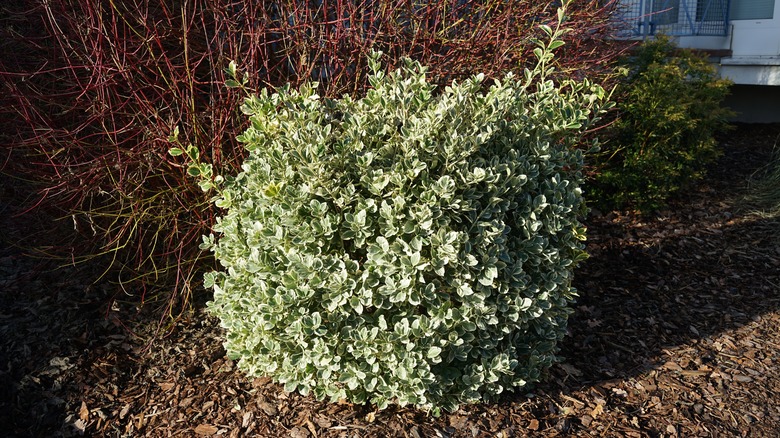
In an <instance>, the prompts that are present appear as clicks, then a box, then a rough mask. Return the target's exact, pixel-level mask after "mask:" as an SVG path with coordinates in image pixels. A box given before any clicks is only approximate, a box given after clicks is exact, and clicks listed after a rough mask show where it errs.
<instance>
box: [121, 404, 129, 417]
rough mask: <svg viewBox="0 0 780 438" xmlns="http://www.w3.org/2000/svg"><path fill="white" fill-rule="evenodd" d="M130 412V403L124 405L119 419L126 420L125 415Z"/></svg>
mask: <svg viewBox="0 0 780 438" xmlns="http://www.w3.org/2000/svg"><path fill="white" fill-rule="evenodd" d="M128 412H130V405H124V407H122V410H121V411H119V419H120V420H124V419H125V417H127V413H128Z"/></svg>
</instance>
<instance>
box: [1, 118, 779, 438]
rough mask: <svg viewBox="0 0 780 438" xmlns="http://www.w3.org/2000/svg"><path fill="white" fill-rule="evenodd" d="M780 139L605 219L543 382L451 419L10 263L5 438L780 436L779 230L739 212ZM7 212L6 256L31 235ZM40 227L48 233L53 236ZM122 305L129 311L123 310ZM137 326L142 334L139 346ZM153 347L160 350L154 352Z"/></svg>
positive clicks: (751, 132)
mask: <svg viewBox="0 0 780 438" xmlns="http://www.w3.org/2000/svg"><path fill="white" fill-rule="evenodd" d="M779 135H780V125H768V126H757V125H752V126H751V125H743V126H739V127H738V129H737V130H735V131H733V132H731V133H729V134H728V135H727V136H725V137H724V139H723V141H722V143H723V145H724V149H725V154H724V156H723V158H722V159H721V160H720V161H719V163H718V164H717V165H716V166H715V167H714V168H713V169H712V171H711V173H710V176H709V177H708V178H707V180H706V181H705V182H703V183H701V184H699V185H698V186H697V187H696V188H695V189H693V190H691V191H689V192H688V193H686V194H685V195H684V196H683V197H681V198H680V199H678V200H676V201H674V202H673V203H672V204H671V206H670V208H669V209H668V210H667V211H662V212H658V213H656V214H654V215H652V216H644V217H643V216H640V215H637V214H634V213H630V212H611V213H606V214H602V213H599V212H594V213H592V214H591V216H590V217H589V218H588V219H587V221H586V222H587V225H588V227H589V242H588V250H589V252H590V254H591V258H590V259H589V260H588V261H587V262H585V263H584V264H583V265H582V266H581V267H580V268H578V271H577V275H576V281H575V283H576V286H577V288H578V289H579V291H580V295H581V298H580V299H579V301H578V303H577V305H576V311H575V313H574V315H573V316H572V318H571V320H570V325H569V336H568V337H567V338H566V340H565V341H564V342H563V344H562V350H561V353H560V355H561V356H562V357H563V358H565V361H564V362H563V363H561V364H559V365H556V366H555V367H553V368H552V369H551V370H550V372H549V376H548V379H547V381H546V382H545V383H543V384H539V385H537V386H536V387H535V388H532V389H527V390H524V391H521V392H520V393H517V394H508V395H507V396H506V397H504V399H503V400H502V401H501V402H499V403H495V404H480V405H473V406H464V407H462V408H461V409H460V410H459V411H457V412H455V413H452V414H445V415H442V416H441V417H439V418H434V417H431V416H428V415H426V414H425V413H424V412H420V411H416V410H413V409H407V408H393V407H391V408H389V409H387V410H384V411H376V410H375V409H374V408H373V407H371V406H355V405H352V404H349V403H334V404H331V403H324V402H318V401H316V400H314V399H313V398H311V397H302V396H300V395H298V394H295V393H293V394H287V393H285V392H284V391H283V390H282V388H281V387H280V386H279V385H276V384H273V383H272V382H270V380H268V379H248V378H246V377H245V376H243V375H242V374H241V373H240V372H239V371H237V370H236V367H235V364H234V363H233V362H232V361H230V360H229V359H227V358H226V357H225V354H224V353H225V352H224V350H223V349H222V347H221V345H220V336H221V332H220V329H219V328H218V324H217V321H215V320H214V319H213V318H211V317H209V316H208V315H206V314H205V313H204V312H203V310H202V309H196V310H194V311H193V312H192V313H191V314H189V315H188V316H187V317H185V318H184V319H182V320H181V321H180V322H179V323H178V324H177V325H176V327H175V328H174V329H173V330H172V331H171V332H170V333H169V334H168V335H167V336H165V337H163V338H159V337H157V338H155V336H156V333H157V327H158V325H157V321H156V320H155V319H154V318H151V317H147V316H144V315H146V313H147V312H146V311H144V310H142V311H141V312H134V311H133V309H132V307H128V306H129V305H128V304H123V303H114V305H113V306H111V307H108V306H107V305H106V302H107V300H106V297H109V296H111V294H112V293H114V292H116V291H114V290H111V288H113V287H115V286H112V285H111V284H109V283H105V284H97V285H89V283H88V282H85V281H84V278H89V277H90V276H91V275H92V274H93V272H87V270H88V269H94V267H91V268H90V267H85V266H77V267H68V268H63V269H59V270H55V269H54V267H55V266H54V265H53V264H52V263H51V262H45V261H39V260H36V259H35V258H31V257H29V256H27V255H25V254H24V253H23V252H22V251H21V250H19V249H15V248H13V247H9V248H7V249H3V250H0V305H1V306H2V307H0V347H1V348H0V431H2V434H4V435H5V436H8V435H9V434H10V436H42V437H43V436H45V437H49V436H78V435H89V436H108V437H125V436H127V437H131V436H132V437H137V436H149V437H166V436H185V437H189V436H226V437H246V436H260V437H287V436H289V437H368V436H376V437H386V436H387V437H415V438H419V437H488V436H489V437H512V436H527V435H530V436H544V437H551V436H567V435H571V436H614V437H644V436H653V437H662V436H666V437H673V436H686V437H695V436H777V433H778V432H777V431H780V331H778V327H780V237H779V236H780V234H779V233H778V231H780V218H776V217H775V218H772V217H766V216H762V215H758V214H755V213H751V211H750V210H749V209H747V208H742V207H741V206H742V202H741V199H742V197H743V196H744V194H745V193H746V185H747V181H748V180H749V178H750V176H751V175H752V173H753V172H754V171H755V170H756V169H758V168H760V167H761V166H762V165H763V164H764V163H766V162H767V160H768V157H769V156H770V154H771V152H772V148H773V145H774V144H775V142H776V140H777V138H778V136H779ZM9 198H10V196H6V199H4V200H3V201H2V202H0V209H2V210H3V211H2V212H0V213H2V216H3V217H4V219H3V221H4V222H5V226H4V227H2V231H0V233H2V237H3V239H4V241H5V242H10V241H13V240H14V239H18V238H19V234H18V232H17V231H15V230H16V229H18V228H19V225H20V224H21V223H22V222H24V223H25V225H27V226H29V220H27V219H21V220H19V219H12V218H11V215H10V213H11V212H12V211H13V207H12V206H11V205H10V202H11V201H10V199H9ZM44 225H45V224H44ZM123 306H124V307H123ZM128 327H130V328H131V329H132V330H130V329H128ZM150 341H153V342H150Z"/></svg>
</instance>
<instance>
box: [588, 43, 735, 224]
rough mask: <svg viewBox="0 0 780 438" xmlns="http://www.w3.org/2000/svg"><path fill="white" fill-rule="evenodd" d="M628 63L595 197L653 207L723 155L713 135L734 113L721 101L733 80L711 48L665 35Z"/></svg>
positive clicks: (609, 204)
mask: <svg viewBox="0 0 780 438" xmlns="http://www.w3.org/2000/svg"><path fill="white" fill-rule="evenodd" d="M623 67H624V68H626V69H627V71H628V74H627V75H626V76H625V78H624V79H623V80H622V81H621V82H620V83H619V85H618V87H617V91H616V93H615V94H614V100H615V102H616V106H617V119H616V122H615V123H614V125H613V126H612V127H611V128H610V129H609V130H607V133H606V135H605V136H602V140H605V141H604V142H603V144H602V152H601V153H600V155H598V156H596V157H597V158H596V163H594V164H595V166H596V168H597V173H598V175H597V177H596V181H595V183H594V187H593V189H594V190H593V191H594V195H593V196H592V199H593V201H594V203H595V204H597V205H599V206H601V207H605V208H614V207H624V206H633V207H636V208H638V209H640V210H652V209H656V208H659V207H662V206H663V205H664V204H665V202H666V200H667V199H668V198H669V197H670V196H671V195H673V194H674V193H675V192H677V191H678V190H680V189H681V188H683V187H684V186H685V185H686V184H687V183H689V182H691V181H695V180H697V179H699V178H701V177H702V176H703V175H704V171H705V169H706V167H707V165H708V164H709V163H711V162H712V161H713V160H714V159H715V158H717V157H718V155H719V150H718V147H717V142H716V140H715V138H714V135H715V133H716V132H717V131H719V130H723V129H725V128H726V126H727V122H726V120H727V118H728V117H729V115H730V114H731V113H730V111H729V110H727V109H725V108H723V107H721V103H722V102H723V99H724V98H725V96H726V95H727V94H728V88H729V85H730V82H729V81H728V80H724V79H719V78H718V76H717V72H716V71H715V69H714V68H713V67H712V66H711V65H710V64H708V63H707V59H706V57H705V56H704V55H701V54H696V53H694V52H692V51H690V50H680V49H677V48H676V47H675V46H674V44H673V43H672V42H671V41H670V40H669V39H668V38H665V37H663V36H661V37H658V38H656V39H654V40H652V41H648V42H646V43H643V44H642V45H641V46H639V48H638V50H637V51H636V53H635V54H634V55H633V56H631V57H629V58H626V59H625V60H624V61H623Z"/></svg>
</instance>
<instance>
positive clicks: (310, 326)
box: [193, 30, 604, 412]
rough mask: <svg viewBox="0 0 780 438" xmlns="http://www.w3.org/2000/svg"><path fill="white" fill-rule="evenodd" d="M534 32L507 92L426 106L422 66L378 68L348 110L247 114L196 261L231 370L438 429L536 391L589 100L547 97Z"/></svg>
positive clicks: (307, 107)
mask: <svg viewBox="0 0 780 438" xmlns="http://www.w3.org/2000/svg"><path fill="white" fill-rule="evenodd" d="M549 33H550V35H551V36H552V37H553V38H552V39H551V41H550V42H548V43H544V44H541V45H540V48H539V50H537V53H536V54H537V56H538V57H539V58H540V63H539V66H538V67H537V68H536V69H535V70H534V71H526V72H525V73H524V75H523V77H522V78H518V77H515V76H513V75H511V74H509V75H507V76H506V77H505V78H504V79H502V80H501V81H492V82H488V81H486V80H485V79H484V78H483V77H482V76H477V77H473V78H472V79H470V80H467V81H464V82H463V83H457V84H453V85H451V86H450V87H447V88H446V89H444V90H437V89H436V88H435V87H434V86H432V85H430V84H429V83H428V82H427V81H426V76H425V69H424V68H423V67H422V66H421V65H419V64H417V63H415V62H412V61H408V62H407V64H406V66H405V67H404V68H401V69H399V70H396V71H394V72H391V73H384V72H383V70H382V68H381V66H380V65H379V58H380V55H379V54H375V55H374V56H373V57H372V59H371V65H372V71H373V75H372V76H371V79H370V84H371V86H372V88H371V90H370V91H369V92H368V93H367V94H366V95H365V97H363V98H360V99H351V98H348V97H344V98H342V99H336V100H327V99H321V98H319V97H318V96H317V95H316V94H315V93H314V91H313V87H303V88H301V89H300V90H299V91H296V90H292V89H289V88H284V89H279V90H277V91H276V92H273V93H269V92H266V91H265V90H264V91H263V92H261V93H260V94H259V95H251V96H250V97H248V98H247V99H246V101H245V103H244V105H243V107H242V110H243V112H244V113H245V114H247V115H248V116H249V117H250V120H251V126H250V127H249V128H248V129H247V130H246V131H245V132H244V133H243V134H242V135H241V136H240V138H239V139H240V141H241V142H243V143H244V144H245V145H246V148H247V150H248V158H247V159H246V161H245V163H244V164H243V167H242V169H243V171H242V172H241V173H240V174H238V175H237V176H235V177H231V178H225V179H222V178H217V183H216V185H217V186H218V188H219V195H218V196H217V198H216V202H217V203H218V205H219V206H221V207H224V208H225V214H224V216H223V217H221V218H220V219H219V221H218V224H217V226H216V227H215V232H216V233H217V236H216V237H215V236H213V235H212V236H209V237H207V238H205V243H204V247H207V248H210V249H212V250H213V251H214V252H215V255H216V257H217V259H218V260H219V261H220V263H221V265H222V266H223V267H224V269H223V270H222V271H220V272H214V273H211V274H208V275H207V277H206V283H207V285H208V286H213V288H214V299H213V302H211V303H210V309H211V311H212V312H213V313H214V314H215V315H217V316H218V317H219V318H220V319H221V321H222V326H223V327H224V328H225V330H226V337H227V340H226V343H225V346H226V349H227V351H228V354H229V355H230V357H232V358H235V359H238V361H239V362H238V364H239V367H240V368H241V369H243V370H244V371H246V373H248V374H249V375H251V376H271V377H272V378H273V379H274V380H275V381H278V382H280V383H282V384H284V387H285V389H286V390H288V391H295V390H297V391H300V392H301V393H304V394H306V393H309V392H311V393H313V394H314V395H315V396H316V397H318V398H326V397H327V398H330V399H333V400H337V399H348V400H350V401H353V402H358V403H360V402H365V401H369V402H373V403H376V405H377V406H378V407H379V408H384V407H386V406H387V405H388V404H389V403H395V404H400V405H406V404H412V405H416V406H418V407H421V408H424V409H432V410H434V412H439V411H440V409H442V408H444V409H448V410H452V409H454V408H456V407H457V406H458V405H459V404H461V403H468V402H475V401H478V400H480V399H492V398H495V396H497V395H498V394H501V393H502V392H503V391H507V390H512V389H517V388H522V387H523V386H525V385H526V384H528V383H530V382H535V381H538V380H539V379H540V373H541V372H542V371H543V370H544V369H545V368H546V367H548V366H549V365H550V364H552V363H553V362H554V361H555V360H556V356H555V355H556V352H557V347H556V344H557V342H558V341H560V340H561V338H562V337H563V336H564V332H565V330H566V321H567V316H568V315H569V313H570V309H569V305H570V303H571V302H572V299H573V297H574V296H575V291H574V290H573V289H572V288H571V286H570V283H571V278H572V269H573V267H574V266H575V264H576V262H577V261H579V260H581V259H582V258H584V252H583V245H582V242H581V241H582V240H583V239H584V230H583V227H582V226H581V225H580V223H579V222H578V220H577V216H578V214H580V213H581V212H582V211H583V209H584V207H583V200H582V194H581V190H580V188H579V183H580V180H581V175H580V167H581V165H582V160H583V156H582V152H581V151H580V150H579V149H577V148H575V147H574V145H575V144H576V143H577V142H578V141H579V138H580V135H581V133H582V132H583V130H584V129H585V128H586V127H587V126H588V125H589V124H590V123H591V122H592V121H593V118H594V116H595V115H597V114H598V113H599V111H600V109H601V108H602V105H603V101H604V92H603V90H602V89H601V88H600V87H599V86H596V85H593V84H591V83H589V82H588V81H586V80H585V81H581V82H575V81H564V82H561V83H553V81H550V80H548V79H547V78H548V73H549V71H550V69H549V67H547V65H548V64H550V61H551V60H552V54H551V49H553V48H555V47H557V46H558V45H559V43H558V40H557V38H555V37H556V36H557V33H556V32H555V31H554V30H550V32H549ZM196 165H197V163H195V164H193V166H196ZM194 173H205V174H207V175H208V169H202V171H201V170H198V169H197V168H196V169H195V171H194ZM205 186H206V188H208V187H209V186H211V183H209V182H208V181H207V182H206V184H205Z"/></svg>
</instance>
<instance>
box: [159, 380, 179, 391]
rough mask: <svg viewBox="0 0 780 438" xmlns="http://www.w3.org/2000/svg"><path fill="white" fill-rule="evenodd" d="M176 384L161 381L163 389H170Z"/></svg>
mask: <svg viewBox="0 0 780 438" xmlns="http://www.w3.org/2000/svg"><path fill="white" fill-rule="evenodd" d="M174 386H176V385H175V384H173V383H170V382H165V383H160V388H162V390H163V391H170V390H171V389H173V387H174Z"/></svg>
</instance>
